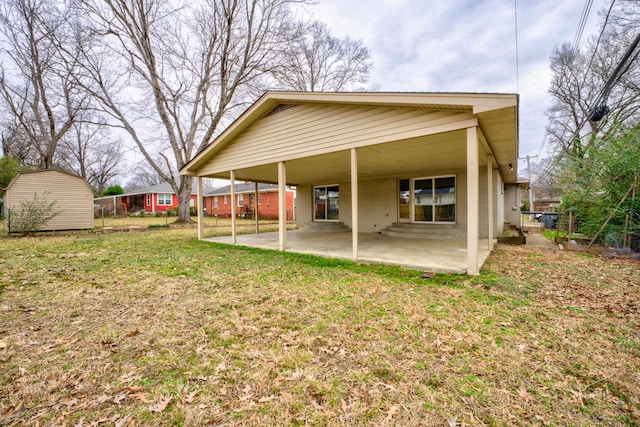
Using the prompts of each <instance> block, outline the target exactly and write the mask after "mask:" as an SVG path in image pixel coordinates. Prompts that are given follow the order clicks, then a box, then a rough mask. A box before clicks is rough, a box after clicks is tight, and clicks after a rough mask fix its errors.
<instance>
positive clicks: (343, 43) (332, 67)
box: [275, 22, 371, 92]
mask: <svg viewBox="0 0 640 427" xmlns="http://www.w3.org/2000/svg"><path fill="white" fill-rule="evenodd" d="M297 31H299V33H300V36H299V37H295V38H294V42H293V43H292V45H291V49H290V50H289V51H288V52H287V58H286V60H285V61H284V63H283V64H282V65H283V66H282V67H281V68H279V69H278V70H276V71H277V72H276V73H275V78H276V80H277V81H278V82H279V83H280V84H282V85H283V86H284V87H285V88H288V89H294V90H300V91H312V92H313V91H320V92H327V91H332V92H339V91H345V90H359V89H362V88H363V86H362V85H364V84H365V83H367V82H368V81H369V72H370V71H371V54H370V53H369V50H368V49H367V48H366V47H365V46H364V45H363V44H362V42H360V41H357V40H352V39H350V38H345V39H339V38H337V37H334V36H332V35H331V32H330V31H329V29H328V28H327V26H326V25H325V24H323V23H321V22H312V23H309V24H304V25H301V27H300V28H299V29H297Z"/></svg>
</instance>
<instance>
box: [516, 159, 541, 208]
mask: <svg viewBox="0 0 640 427" xmlns="http://www.w3.org/2000/svg"><path fill="white" fill-rule="evenodd" d="M536 157H538V156H530V155H528V154H527V157H518V159H521V160H523V159H527V172H528V173H529V212H533V187H532V186H531V164H530V163H529V160H530V159H533V158H536Z"/></svg>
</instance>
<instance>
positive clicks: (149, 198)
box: [145, 194, 151, 206]
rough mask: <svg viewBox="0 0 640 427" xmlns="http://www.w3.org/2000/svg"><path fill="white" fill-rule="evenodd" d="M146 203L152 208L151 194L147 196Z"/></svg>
mask: <svg viewBox="0 0 640 427" xmlns="http://www.w3.org/2000/svg"><path fill="white" fill-rule="evenodd" d="M145 203H146V205H147V206H151V194H147V197H146V200H145Z"/></svg>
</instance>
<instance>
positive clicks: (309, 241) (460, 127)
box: [180, 92, 520, 274]
mask: <svg viewBox="0 0 640 427" xmlns="http://www.w3.org/2000/svg"><path fill="white" fill-rule="evenodd" d="M517 159H518V95H516V94H480V93H364V92H358V93H321V92H315V93H308V92H267V93H265V94H264V95H263V96H262V97H261V98H260V99H259V100H258V101H256V102H255V103H254V104H253V105H252V106H251V107H249V108H248V109H247V110H246V111H245V112H244V113H243V114H242V115H241V116H240V117H239V118H238V119H237V120H236V121H234V122H233V123H232V124H231V125H230V126H229V127H228V128H227V129H225V130H224V131H223V132H222V133H221V134H220V135H219V136H218V137H217V138H216V139H215V140H214V141H213V142H212V143H211V144H210V145H208V146H207V147H205V149H203V150H201V151H200V152H199V153H198V154H197V155H196V156H195V157H194V158H193V159H191V161H189V162H188V163H187V164H186V165H185V166H184V167H183V168H182V169H181V170H180V173H181V175H185V176H192V177H197V187H198V188H200V187H201V185H202V179H203V178H224V179H230V180H231V181H232V182H233V180H236V179H237V180H246V181H252V182H266V183H277V186H278V192H279V196H280V197H279V201H278V203H279V204H280V206H281V207H282V209H284V206H285V200H286V198H285V194H286V187H287V186H294V185H295V186H296V198H297V200H296V206H297V212H296V219H297V222H298V224H299V225H300V229H301V230H296V231H287V230H286V224H285V221H284V218H283V217H281V218H280V224H279V231H278V233H277V237H276V239H277V246H275V247H276V248H277V249H279V250H283V251H284V250H294V251H309V248H311V247H313V245H314V239H320V238H321V236H319V234H320V233H317V232H314V233H308V232H306V231H304V230H305V229H307V230H313V231H319V230H322V229H326V230H327V231H328V232H330V233H332V234H334V236H333V238H332V239H331V240H327V241H325V243H328V244H329V243H330V244H332V245H334V247H335V249H334V251H333V254H332V253H327V254H328V256H332V255H333V256H336V257H341V258H344V257H349V258H352V259H355V260H359V261H376V262H379V261H380V260H382V261H384V262H389V263H393V264H400V265H408V266H412V267H418V268H422V269H425V270H426V269H430V270H431V269H432V270H435V271H458V272H466V273H468V274H478V272H479V269H480V267H481V266H482V263H483V262H484V260H485V259H486V258H487V256H488V254H489V252H490V250H491V249H492V247H493V245H494V243H495V242H496V236H498V235H499V234H500V233H501V232H502V230H503V228H504V227H505V223H511V224H519V206H520V203H519V198H520V196H519V189H518V184H517V170H516V169H517ZM231 192H232V193H234V189H233V186H232V189H231ZM202 227H203V225H202V221H200V227H199V230H198V236H199V237H200V238H202V236H203V234H202V230H203V228H202ZM340 231H342V234H338V233H339V232H340ZM345 235H348V236H349V237H348V249H345V248H344V247H340V248H338V246H337V242H338V241H341V242H342V241H343V240H342V239H345V237H344V236H345ZM242 238H244V236H242ZM398 238H404V241H405V242H406V243H404V244H402V243H397V240H396V239H398ZM265 239H266V237H261V241H263V242H265V243H263V244H264V245H265V246H264V247H267V246H266V241H265ZM237 241H238V236H237V235H236V233H235V226H234V227H232V235H231V238H230V242H231V243H232V244H235V243H237ZM243 244H249V243H247V242H243ZM294 246H295V247H294ZM320 246H321V245H319V244H318V245H317V246H316V248H319V247H320ZM408 248H412V249H411V251H409V250H408ZM316 253H321V252H320V249H318V252H316ZM404 258H407V259H411V261H410V262H405V261H404Z"/></svg>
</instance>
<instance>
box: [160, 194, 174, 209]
mask: <svg viewBox="0 0 640 427" xmlns="http://www.w3.org/2000/svg"><path fill="white" fill-rule="evenodd" d="M158 206H171V194H158Z"/></svg>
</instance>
